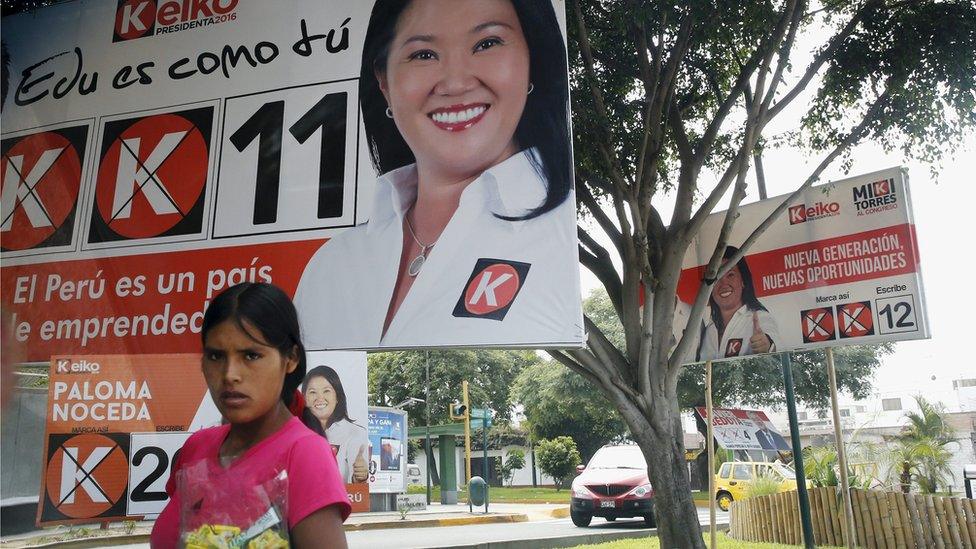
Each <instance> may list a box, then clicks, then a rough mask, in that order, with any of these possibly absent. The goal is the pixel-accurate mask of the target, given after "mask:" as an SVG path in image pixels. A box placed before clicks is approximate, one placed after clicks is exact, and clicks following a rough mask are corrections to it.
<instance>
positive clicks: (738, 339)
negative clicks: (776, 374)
mask: <svg viewBox="0 0 976 549" xmlns="http://www.w3.org/2000/svg"><path fill="white" fill-rule="evenodd" d="M758 312H759V327H760V328H762V331H763V333H765V334H766V335H767V336H769V339H770V340H772V342H773V344H772V347H770V352H775V350H776V344H777V343H778V342H779V328H778V327H777V326H776V319H775V318H773V315H771V314H769V311H758ZM752 313H753V311H750V310H749V307H747V306H745V305H743V306H741V307H739V309H738V310H737V311H736V312H735V314H734V315H732V318H731V319H730V320H729V325H728V326H726V327H725V332H724V333H723V334H722V341H719V340H718V328H717V327H716V326H715V323H714V322H713V321H712V318H711V315H709V314H708V309H706V310H705V330H704V332H705V333H704V337H702V341H701V349H700V353H699V359H700V360H719V359H723V358H729V357H733V356H745V355H751V354H753V352H752V348H751V347H750V346H749V338H751V337H752V329H753V326H752Z"/></svg>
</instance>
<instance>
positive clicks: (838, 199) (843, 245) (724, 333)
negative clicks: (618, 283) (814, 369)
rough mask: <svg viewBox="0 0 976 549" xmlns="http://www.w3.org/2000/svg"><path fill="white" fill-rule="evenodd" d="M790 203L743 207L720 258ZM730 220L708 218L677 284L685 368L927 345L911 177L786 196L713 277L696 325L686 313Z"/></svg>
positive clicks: (868, 179) (856, 181) (888, 174)
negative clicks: (914, 342)
mask: <svg viewBox="0 0 976 549" xmlns="http://www.w3.org/2000/svg"><path fill="white" fill-rule="evenodd" d="M787 198H788V197H785V196H780V197H776V198H770V199H768V200H761V201H759V202H754V203H752V204H748V205H745V206H742V207H741V208H739V212H738V213H739V218H738V219H737V220H736V222H735V224H734V226H733V228H732V230H731V231H730V233H729V235H728V240H727V247H726V249H725V253H724V254H723V257H724V258H725V259H723V262H728V261H732V260H733V259H734V257H736V256H737V254H738V253H739V247H738V246H741V245H742V244H743V243H744V242H746V241H747V240H748V239H749V236H750V235H751V234H752V233H753V231H755V230H756V229H757V228H758V227H759V226H760V224H761V223H763V221H765V220H766V219H767V218H768V217H769V216H770V215H771V214H772V213H773V211H774V210H775V209H776V208H778V207H779V206H780V205H781V204H783V202H784V200H786V199H787ZM724 220H725V212H719V213H715V214H713V215H711V216H709V217H708V219H706V221H705V223H704V225H703V226H702V229H701V231H700V233H699V236H698V237H697V238H696V240H695V242H694V243H693V244H692V245H691V246H690V247H689V249H688V252H687V254H686V256H685V259H684V266H683V270H682V273H681V280H680V282H679V284H678V302H677V304H676V306H675V322H674V324H675V325H674V333H675V337H676V339H677V338H679V337H681V335H682V334H686V335H687V334H691V336H692V337H694V338H695V340H696V344H695V345H694V350H693V351H692V352H690V353H689V356H687V357H686V358H685V361H686V362H700V361H707V360H713V361H717V360H726V359H735V358H739V357H744V356H747V355H757V354H765V353H776V352H784V351H801V350H808V349H817V348H824V347H835V346H842V345H873V344H879V343H885V342H893V341H902V340H908V339H925V338H928V337H930V332H929V326H928V319H927V313H926V308H925V293H924V288H923V285H922V276H921V261H920V259H919V249H918V239H917V236H916V231H915V223H914V216H913V214H912V207H911V196H910V194H909V188H908V176H907V174H906V173H905V171H904V170H903V169H901V168H893V169H888V170H883V171H879V172H874V173H870V174H866V175H861V176H857V177H852V178H850V179H845V180H842V181H836V182H832V183H828V184H825V185H820V186H816V187H810V188H808V189H806V190H805V191H804V192H803V193H801V194H800V196H798V197H797V198H794V199H792V200H790V201H789V202H788V204H787V211H786V212H784V213H783V215H780V216H779V217H778V218H776V219H775V220H774V221H773V223H772V225H771V226H770V227H769V228H768V229H767V230H766V231H765V232H763V233H762V234H761V235H760V236H759V237H758V238H756V240H755V241H754V242H753V243H752V245H751V246H750V247H749V248H748V250H747V251H746V253H745V255H744V256H743V257H742V258H740V259H738V260H737V261H736V262H735V263H734V265H733V266H732V268H731V269H729V270H727V271H726V272H725V273H724V274H723V275H722V276H721V277H719V278H718V279H717V280H715V281H713V282H712V284H711V287H710V288H709V294H708V301H707V303H706V307H705V311H704V316H703V317H702V321H701V323H700V324H698V325H695V326H689V325H688V317H689V314H690V311H691V307H692V304H693V303H694V301H695V298H696V296H697V293H698V291H699V288H700V287H701V284H702V281H703V279H704V277H705V269H706V266H707V265H708V262H709V260H710V259H711V256H712V254H713V253H714V252H715V246H716V243H717V242H718V235H719V233H720V231H721V229H722V226H723V223H724Z"/></svg>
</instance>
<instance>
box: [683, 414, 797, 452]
mask: <svg viewBox="0 0 976 549" xmlns="http://www.w3.org/2000/svg"><path fill="white" fill-rule="evenodd" d="M697 410H698V415H699V416H701V418H702V419H703V420H705V421H706V422H707V421H708V414H707V413H706V412H705V408H704V407H698V408H697ZM712 416H713V417H712V433H713V434H714V435H715V440H717V441H718V444H719V446H721V447H722V448H725V449H726V450H763V451H772V452H778V451H784V452H788V451H790V450H791V448H790V443H789V442H787V440H786V439H785V438H783V436H782V435H780V434H779V432H777V431H776V428H775V427H773V424H772V422H770V421H769V417H768V416H767V415H766V412H762V411H760V410H738V409H731V408H712Z"/></svg>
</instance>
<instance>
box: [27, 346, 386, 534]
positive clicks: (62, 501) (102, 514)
mask: <svg viewBox="0 0 976 549" xmlns="http://www.w3.org/2000/svg"><path fill="white" fill-rule="evenodd" d="M306 359H307V369H306V372H307V373H306V376H305V379H304V381H303V383H302V385H301V390H302V394H303V397H304V398H305V404H306V406H307V408H308V409H309V411H310V412H311V414H312V416H313V417H315V418H316V419H318V420H320V421H321V422H322V432H323V433H324V436H325V437H326V438H327V439H328V441H329V444H330V446H331V448H332V451H333V454H334V455H335V457H336V460H337V462H338V464H339V472H340V474H341V475H342V477H343V480H344V481H345V482H346V492H347V493H348V494H349V502H350V504H352V508H353V511H354V512H365V511H369V486H368V484H367V481H368V471H369V459H370V456H369V440H368V438H367V430H366V425H367V422H368V419H367V414H366V354H365V353H362V352H310V353H307V355H306ZM200 367H201V362H200V355H199V354H166V355H149V354H147V355H68V356H57V357H53V358H52V359H51V370H50V377H49V384H48V404H47V407H48V410H47V422H46V428H45V437H44V440H45V449H44V454H43V456H44V467H43V472H42V476H41V495H40V505H38V512H37V521H38V524H65V523H90V522H98V521H105V520H122V519H125V518H142V517H154V516H156V515H158V514H159V513H160V512H161V511H162V510H163V508H164V507H165V506H166V504H167V502H168V501H169V496H168V495H167V493H166V491H165V487H166V482H167V480H168V479H169V476H170V472H171V469H172V464H173V460H174V459H175V455H176V452H178V451H179V449H180V448H181V447H182V446H183V443H184V442H185V441H186V439H187V438H189V436H190V434H192V432H194V431H196V430H198V429H202V428H206V427H212V426H215V425H219V424H220V423H221V416H220V411H219V410H218V409H217V406H216V405H215V404H214V401H213V399H212V398H211V396H210V393H209V392H208V390H207V385H206V382H205V381H204V377H203V376H202V375H200Z"/></svg>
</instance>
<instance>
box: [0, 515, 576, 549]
mask: <svg viewBox="0 0 976 549" xmlns="http://www.w3.org/2000/svg"><path fill="white" fill-rule="evenodd" d="M557 511H559V509H557ZM567 512H568V510H567ZM528 521H529V517H528V516H527V515H524V514H507V515H482V516H473V517H449V518H440V519H421V520H389V521H377V522H363V523H359V524H346V525H343V530H345V531H346V532H352V531H358V530H384V529H396V528H432V527H438V526H466V525H469V524H502V523H514V522H528ZM23 541H24V543H23V544H22V545H21V544H16V545H14V544H9V545H8V544H7V543H4V546H7V547H23V548H27V547H29V548H31V549H50V548H55V547H56V548H60V549H90V548H94V547H110V546H117V545H134V544H137V543H149V533H148V532H147V533H145V534H126V535H121V536H100V537H93V538H85V539H72V540H64V541H52V542H48V543H43V544H37V545H34V544H31V543H30V540H23Z"/></svg>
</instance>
